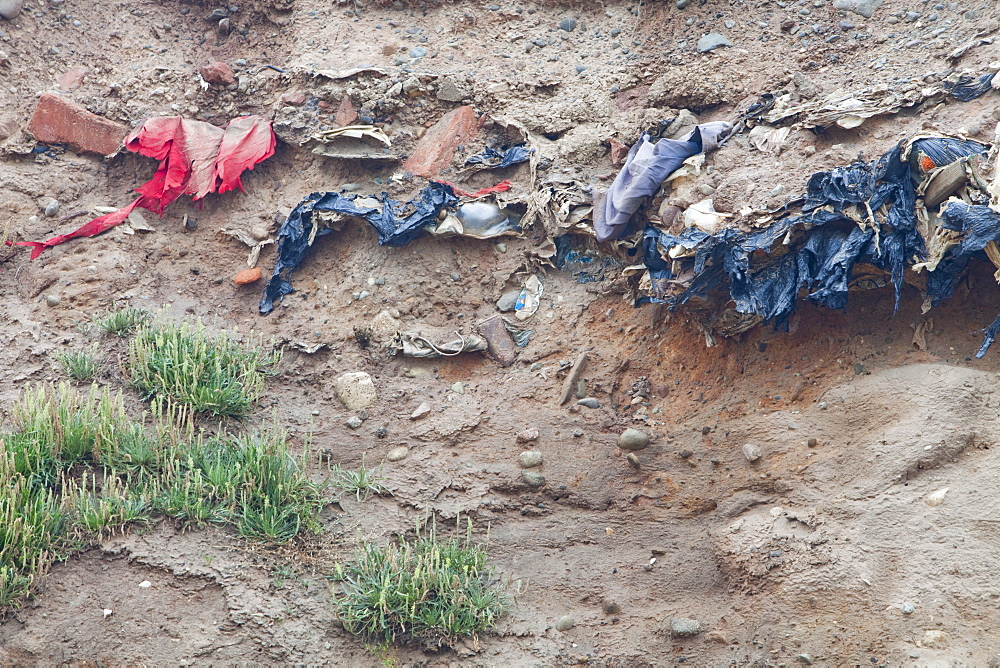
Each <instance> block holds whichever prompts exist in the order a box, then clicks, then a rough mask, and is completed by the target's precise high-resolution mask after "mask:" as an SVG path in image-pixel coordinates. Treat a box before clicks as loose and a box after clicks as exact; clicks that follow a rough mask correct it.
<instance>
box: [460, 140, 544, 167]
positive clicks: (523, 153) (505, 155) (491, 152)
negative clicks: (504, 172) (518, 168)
mask: <svg viewBox="0 0 1000 668" xmlns="http://www.w3.org/2000/svg"><path fill="white" fill-rule="evenodd" d="M530 157H531V151H530V150H529V149H528V148H526V147H525V146H524V145H523V144H519V145H517V146H511V147H510V148H508V149H506V150H504V151H500V150H497V149H495V148H490V147H488V146H487V147H486V148H484V149H483V150H482V151H481V152H480V153H477V154H476V155H473V156H470V157H469V158H467V159H466V161H465V164H466V165H479V166H480V167H486V168H488V169H502V168H503V167H510V166H511V165H517V164H519V163H522V162H525V161H526V160H527V159H528V158H530Z"/></svg>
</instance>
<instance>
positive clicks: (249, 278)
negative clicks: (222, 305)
mask: <svg viewBox="0 0 1000 668" xmlns="http://www.w3.org/2000/svg"><path fill="white" fill-rule="evenodd" d="M260 277H261V271H260V267H254V268H253V269H244V270H243V271H241V272H239V273H238V274H236V278H234V279H233V283H235V284H236V285H247V284H248V283H256V282H257V281H259V280H260Z"/></svg>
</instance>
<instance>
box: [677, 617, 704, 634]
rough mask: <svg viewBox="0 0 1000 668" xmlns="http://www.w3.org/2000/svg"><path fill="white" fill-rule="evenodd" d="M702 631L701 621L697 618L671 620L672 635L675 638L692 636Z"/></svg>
mask: <svg viewBox="0 0 1000 668" xmlns="http://www.w3.org/2000/svg"><path fill="white" fill-rule="evenodd" d="M699 633H701V622H699V621H698V620H696V619H679V618H674V619H671V620H670V635H671V637H673V638H691V637H693V636H696V635H698V634H699Z"/></svg>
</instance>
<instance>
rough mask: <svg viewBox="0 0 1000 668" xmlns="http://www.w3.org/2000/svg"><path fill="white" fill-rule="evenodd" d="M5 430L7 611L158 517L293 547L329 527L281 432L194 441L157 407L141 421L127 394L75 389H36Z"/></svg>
mask: <svg viewBox="0 0 1000 668" xmlns="http://www.w3.org/2000/svg"><path fill="white" fill-rule="evenodd" d="M12 414H13V416H14V420H13V429H12V430H10V431H8V432H6V433H0V612H2V610H3V609H4V608H12V607H17V606H18V605H20V602H21V601H22V600H23V599H24V597H25V596H27V595H28V594H29V593H30V591H31V588H32V586H33V584H34V582H35V579H36V578H37V577H39V576H40V575H41V574H43V573H44V572H45V571H46V570H47V568H48V566H49V565H50V564H51V563H52V562H53V561H54V560H56V559H62V558H65V557H68V556H70V555H71V554H73V553H74V552H75V551H77V550H79V549H83V548H86V547H87V546H88V545H90V544H92V543H93V542H94V541H95V540H99V539H102V538H106V537H108V536H111V535H114V534H120V533H124V532H125V531H127V530H128V529H129V528H130V527H133V526H136V525H142V524H146V523H148V522H150V521H152V520H153V519H155V518H156V517H158V516H159V517H164V516H165V517H172V518H177V519H178V520H180V521H181V522H183V523H184V524H185V525H198V524H205V523H209V522H211V523H216V524H223V525H227V526H230V527H232V528H233V529H235V530H236V531H238V532H239V533H240V534H241V535H242V536H244V537H246V538H249V539H254V540H260V541H265V542H273V543H284V542H287V541H289V540H291V539H293V538H295V537H296V536H298V535H300V534H301V533H303V532H306V531H316V530H318V529H319V522H318V519H317V518H318V515H319V512H320V510H321V509H322V507H323V504H324V496H323V487H322V485H318V484H315V483H313V482H311V481H310V480H309V479H308V477H307V476H306V474H305V462H306V461H307V460H308V455H309V453H308V452H306V453H304V454H303V455H302V457H301V458H299V457H295V456H293V455H292V454H291V452H290V450H289V448H288V445H287V443H286V440H285V436H284V434H283V433H281V432H280V431H278V430H277V429H273V430H271V431H268V432H265V433H260V434H251V435H242V436H232V435H228V434H226V433H223V434H221V435H219V436H215V437H212V438H205V437H204V436H195V435H194V433H193V426H192V423H191V421H190V420H189V419H188V418H189V417H190V414H189V413H186V412H184V411H178V410H174V409H169V408H168V409H164V408H163V406H162V404H160V403H158V402H154V403H153V415H152V418H153V420H152V424H151V425H148V426H147V424H146V422H147V418H148V417H149V416H148V415H146V414H144V415H143V416H142V418H141V419H139V420H133V419H132V418H131V417H130V416H129V415H128V414H127V413H126V411H125V408H124V405H123V399H122V396H121V394H117V395H116V394H112V393H111V392H110V391H109V390H108V389H107V388H98V387H97V386H96V385H94V386H91V387H90V388H89V390H87V391H81V390H77V389H75V388H73V387H71V386H70V385H69V384H68V383H62V384H60V385H56V386H49V385H41V386H38V387H36V388H33V389H27V390H25V391H24V393H23V394H22V397H21V399H20V400H19V401H18V402H17V403H16V404H15V405H14V406H13V410H12Z"/></svg>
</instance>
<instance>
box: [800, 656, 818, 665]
mask: <svg viewBox="0 0 1000 668" xmlns="http://www.w3.org/2000/svg"><path fill="white" fill-rule="evenodd" d="M795 658H796V659H797V660H798V662H799V663H804V664H806V665H807V666H811V665H813V663H815V659H813V658H812V655H811V654H799V655H798V656H797V657H795Z"/></svg>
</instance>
